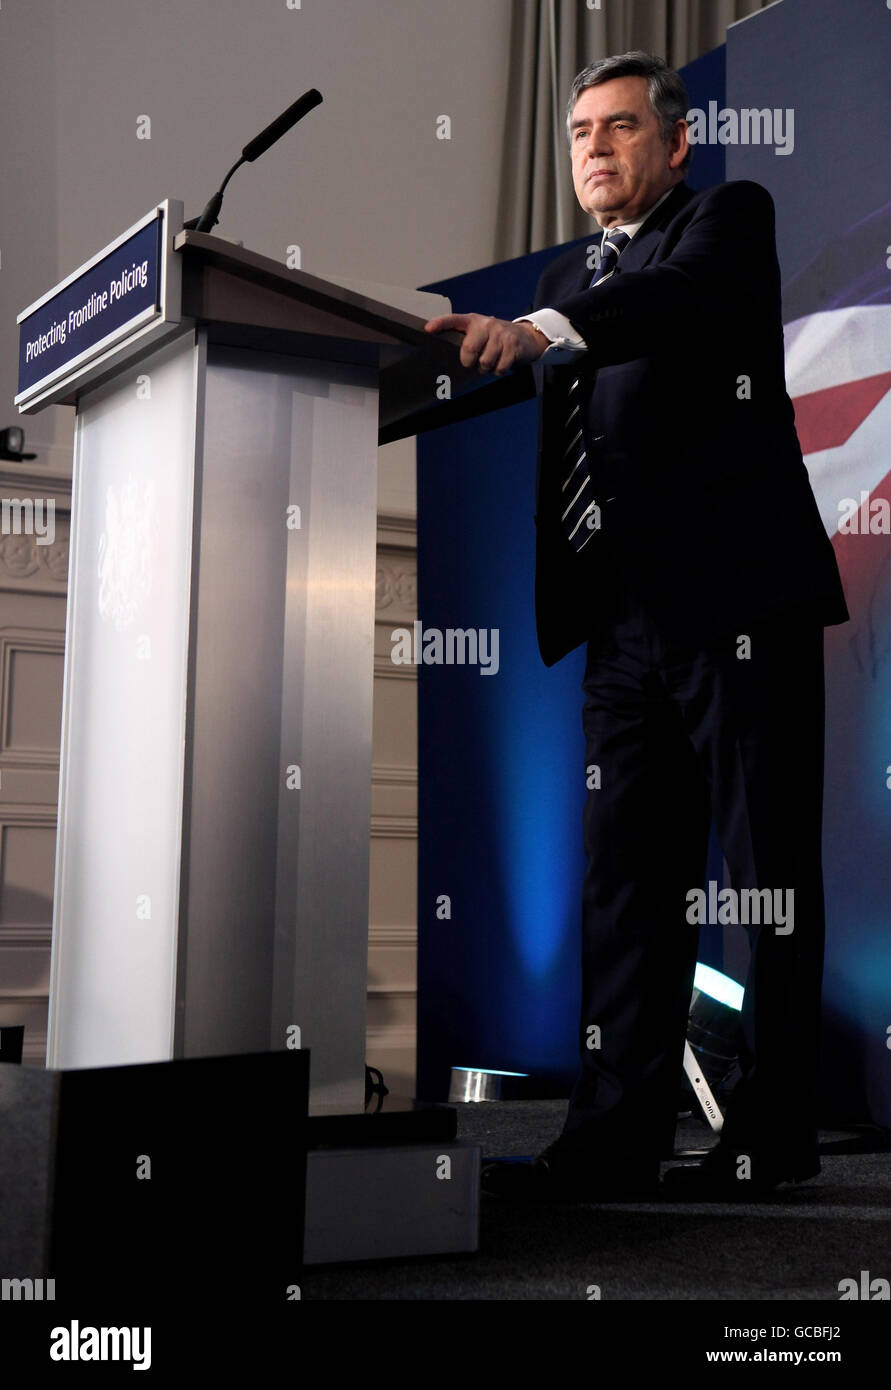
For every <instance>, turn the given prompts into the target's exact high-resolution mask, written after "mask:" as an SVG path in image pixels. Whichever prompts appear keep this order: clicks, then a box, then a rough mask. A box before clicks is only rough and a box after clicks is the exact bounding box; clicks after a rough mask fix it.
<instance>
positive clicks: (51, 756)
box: [0, 627, 65, 770]
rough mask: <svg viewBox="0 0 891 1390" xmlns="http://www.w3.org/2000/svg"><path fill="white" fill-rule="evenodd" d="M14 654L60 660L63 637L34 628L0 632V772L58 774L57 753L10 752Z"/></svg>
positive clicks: (36, 749) (9, 629) (43, 751)
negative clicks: (35, 770) (16, 770)
mask: <svg viewBox="0 0 891 1390" xmlns="http://www.w3.org/2000/svg"><path fill="white" fill-rule="evenodd" d="M16 652H38V653H43V654H44V655H47V656H64V654H65V634H64V632H61V631H53V630H46V629H44V630H42V631H38V630H37V629H36V628H16V627H8V628H5V629H4V630H3V631H0V710H2V711H3V715H4V718H3V725H2V728H0V768H3V767H51V768H53V769H55V770H58V767H59V753H58V752H52V751H49V752H48V751H47V750H46V749H45V748H21V747H19V748H12V747H11V746H10V743H9V719H10V716H11V714H12V666H13V657H14V656H15V653H16Z"/></svg>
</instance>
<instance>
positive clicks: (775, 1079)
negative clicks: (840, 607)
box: [563, 583, 824, 1166]
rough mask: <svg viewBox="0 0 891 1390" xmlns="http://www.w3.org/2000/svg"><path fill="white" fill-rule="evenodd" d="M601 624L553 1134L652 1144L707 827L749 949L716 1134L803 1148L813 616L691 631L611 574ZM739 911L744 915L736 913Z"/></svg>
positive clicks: (814, 888)
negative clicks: (571, 1003)
mask: <svg viewBox="0 0 891 1390" xmlns="http://www.w3.org/2000/svg"><path fill="white" fill-rule="evenodd" d="M613 617H614V620H613V622H612V623H610V624H609V625H608V629H605V630H604V635H602V636H600V637H597V638H592V639H591V640H590V641H589V643H588V650H587V664H586V669H585V677H584V681H583V686H582V689H583V692H584V697H585V698H584V709H583V726H584V733H585V755H586V773H587V785H588V788H589V790H588V793H587V799H586V803H585V808H584V817H583V820H584V841H585V855H586V863H587V868H586V874H585V880H584V889H583V904H582V1009H581V1022H580V1038H579V1046H580V1055H581V1062H582V1066H581V1073H580V1076H579V1078H578V1081H577V1083H576V1085H575V1087H574V1089H573V1092H572V1096H571V1099H570V1104H569V1111H568V1114H567V1117H566V1121H565V1125H564V1132H563V1137H564V1138H565V1139H566V1140H571V1141H573V1142H580V1143H581V1144H583V1145H584V1146H585V1147H587V1146H588V1144H590V1145H591V1146H592V1151H596V1153H597V1154H598V1155H599V1156H600V1157H602V1158H603V1159H605V1160H607V1161H613V1160H617V1161H619V1162H624V1161H631V1160H633V1161H634V1162H635V1163H636V1164H638V1165H639V1164H640V1163H644V1164H647V1165H648V1164H650V1163H652V1165H653V1166H655V1165H657V1164H658V1161H659V1159H660V1158H666V1157H669V1156H670V1155H671V1152H672V1149H673V1143H674V1132H675V1125H676V1119H677V1110H678V1101H679V1096H680V1085H681V1079H682V1066H683V1052H684V1042H685V1037H686V1030H687V1019H688V1013H689V1008H690V1000H691V993H692V989H693V976H694V970H695V964H696V958H697V945H698V934H699V927H698V925H697V924H696V921H695V920H692V921H691V917H694V918H695V908H694V905H693V904H694V899H693V897H692V896H691V890H696V889H703V888H704V887H705V882H704V879H705V872H706V858H707V850H708V840H709V828H710V822H711V820H712V819H713V820H714V824H715V828H716V833H717V835H718V837H719V839H720V842H721V847H722V850H723V853H724V858H725V860H726V862H727V865H728V868H729V874H730V880H731V885H732V887H733V889H734V890H735V892H736V894H737V895H739V896H738V897H737V898H736V899H734V898H733V897H731V898H730V900H729V906H725V907H724V909H723V912H724V916H723V920H724V921H725V922H727V921H729V922H737V923H739V925H736V926H732V927H731V928H730V929H731V930H739V931H747V933H748V937H749V945H750V964H749V968H748V975H747V978H746V981H745V996H744V1003H743V1008H742V1013H741V1017H740V1028H739V1062H740V1069H741V1075H740V1079H739V1081H738V1083H737V1086H736V1088H735V1090H734V1091H733V1094H732V1095H731V1097H730V1100H729V1103H728V1107H727V1113H726V1115H725V1120H724V1128H723V1131H722V1135H721V1141H722V1143H727V1144H729V1145H731V1146H732V1147H733V1148H735V1149H736V1150H738V1151H739V1152H743V1151H745V1152H749V1153H761V1152H769V1153H770V1154H771V1155H772V1156H774V1157H776V1156H789V1157H793V1158H795V1159H799V1158H801V1159H809V1158H811V1157H814V1156H815V1155H816V1152H817V1130H816V1094H817V1090H816V1077H817V1068H818V1047H819V1029H820V990H821V980H822V971H823V946H824V907H823V882H822V859H821V834H822V800H823V756H824V748H823V740H824V676H823V626H822V623H821V622H820V621H818V620H817V619H816V618H815V617H814V616H813V615H812V614H810V613H808V611H807V610H798V611H797V612H796V611H795V610H793V611H789V612H787V613H785V614H783V615H782V616H781V617H777V618H772V619H770V620H766V621H765V620H761V621H759V622H757V623H752V624H751V625H750V626H749V627H748V629H747V630H745V631H743V632H740V633H735V634H732V635H729V636H727V637H725V638H722V639H718V640H714V641H710V642H700V643H697V642H695V641H691V640H690V639H689V638H686V637H683V636H678V635H675V634H671V633H668V632H666V631H665V630H664V628H661V627H660V626H659V625H658V624H657V623H656V622H654V620H653V618H652V617H651V616H650V614H649V612H648V610H647V608H646V606H645V604H644V603H643V602H642V601H641V599H640V598H639V597H638V596H637V595H636V594H635V592H634V590H633V587H632V585H631V584H630V583H626V584H625V585H624V588H623V589H622V592H621V596H620V597H619V598H618V599H617V600H616V605H615V613H614V615H613ZM723 887H724V885H723V884H722V883H721V884H718V885H717V886H716V889H715V890H714V891H715V892H717V891H718V890H721V889H723ZM744 889H749V890H752V889H755V890H764V889H767V890H769V894H766V893H764V892H763V891H762V892H759V894H758V897H757V899H756V898H755V896H754V895H752V894H750V893H749V894H742V892H741V890H744ZM744 899H745V900H748V904H749V907H748V914H747V913H746V909H745V908H744V907H743V901H744ZM724 901H725V902H726V895H725V898H724ZM746 915H749V916H750V917H751V918H753V919H754V918H760V921H751V922H750V923H749V924H748V925H743V923H744V919H745V916H746ZM780 919H782V920H780ZM790 927H791V930H790Z"/></svg>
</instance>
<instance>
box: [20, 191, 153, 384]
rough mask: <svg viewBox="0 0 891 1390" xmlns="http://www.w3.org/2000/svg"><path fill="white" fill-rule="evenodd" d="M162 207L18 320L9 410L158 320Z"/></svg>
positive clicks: (24, 311)
mask: <svg viewBox="0 0 891 1390" xmlns="http://www.w3.org/2000/svg"><path fill="white" fill-rule="evenodd" d="M165 211H166V209H165V206H164V205H163V204H162V205H161V206H159V207H156V208H155V209H153V211H152V212H150V213H148V214H147V215H146V217H144V218H142V220H141V221H140V222H138V223H136V225H135V226H134V227H131V228H129V230H128V231H126V232H124V233H123V235H122V236H120V237H118V238H117V240H116V241H114V242H112V244H111V245H110V246H108V247H106V248H105V249H104V250H102V251H100V252H99V253H98V254H97V255H96V256H94V257H93V258H92V259H91V260H90V261H88V262H87V263H86V265H83V266H81V267H80V269H79V270H76V271H75V272H74V273H73V274H72V275H69V276H68V278H67V279H66V280H63V281H62V283H61V284H60V285H57V286H56V287H55V289H52V290H50V291H49V293H48V294H45V295H43V296H42V298H41V299H38V300H37V301H36V302H35V303H34V304H32V305H30V306H29V307H28V308H27V309H23V310H22V312H21V313H20V314H19V316H18V320H17V322H18V325H19V378H18V393H17V395H16V397H15V403H16V404H17V405H19V404H20V403H23V402H24V403H27V402H29V401H32V400H33V399H34V398H35V396H37V395H39V394H40V393H41V392H42V391H43V390H45V389H47V388H48V387H49V386H50V385H51V384H52V383H53V382H56V381H59V380H61V379H62V378H63V377H66V376H68V374H70V373H72V372H75V371H77V370H79V369H80V368H82V367H83V366H84V364H86V363H88V362H91V361H93V360H94V359H95V358H97V357H99V356H100V355H101V354H103V353H105V352H106V351H107V350H108V349H109V348H110V347H111V346H113V345H114V344H117V343H120V342H123V340H125V339H126V338H127V337H128V336H129V335H131V334H133V333H134V332H135V331H137V330H139V331H142V330H143V329H144V326H145V325H146V324H150V323H152V322H154V321H155V320H158V319H162V318H163V315H164V262H165V227H164V217H165Z"/></svg>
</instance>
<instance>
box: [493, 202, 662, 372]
mask: <svg viewBox="0 0 891 1390" xmlns="http://www.w3.org/2000/svg"><path fill="white" fill-rule="evenodd" d="M676 187H677V184H672V186H671V188H669V189H668V190H667V192H665V193H663V194H662V197H661V198H660V199H659V201H658V202H656V203H654V204H653V206H652V207H651V208H648V209H647V211H646V212H645V213H644V215H643V217H639V218H638V219H637V221H636V222H623V223H621V224H620V225H619V226H617V227H610V228H609V231H610V232H624V233H625V234H626V236H629V237H633V236H634V233H635V232H636V231H639V229H640V228H641V227H642V226H643V224H644V223H645V222H646V220H647V218H648V217H649V216H650V213H653V212H655V211H656V209H657V207H658V206H659V204H660V203H664V202H665V199H666V198H667V197H668V194H669V193H673V192H674V190H675V188H676ZM601 231H602V236H601V238H600V247H601V251H602V250H603V238H604V237H605V236H606V235H607V229H606V228H605V227H603V228H601ZM625 249H627V248H625ZM593 273H594V272H592V274H593ZM513 322H514V323H534V324H535V327H536V328H540V329H541V331H542V333H544V335H545V337H546V338H550V340H551V341H550V347H546V348H545V350H544V352H543V353H542V355H541V358H540V359H539V360H540V361H543V360H544V359H545V358H546V357H547V358H548V360H549V361H551V362H555V363H560V362H569V361H571V360H572V358H573V357H575V356H576V354H577V353H579V352H587V350H588V344H587V343H586V342H585V340H584V338H583V337H582V336H581V334H580V333H577V332H576V330H575V329H574V328H573V326H572V324H571V323H570V321H569V319H568V318H566V316H565V315H564V314H559V313H558V312H557V310H556V309H536V310H535V311H534V312H533V313H531V314H522V315H521V316H520V318H518V319H514V320H513Z"/></svg>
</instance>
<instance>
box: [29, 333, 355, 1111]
mask: <svg viewBox="0 0 891 1390" xmlns="http://www.w3.org/2000/svg"><path fill="white" fill-rule="evenodd" d="M140 379H142V381H143V387H142V390H143V392H145V383H146V382H147V383H148V386H149V389H150V396H147V395H144V398H143V399H142V401H141V404H142V406H143V407H144V409H141V410H140V412H139V413H138V414H137V413H136V412H135V411H134V410H133V399H134V393H135V392H137V391H138V390H139V389H140V388H139V386H138V381H139V380H140ZM377 437H378V392H377V374H376V371H375V370H373V369H371V368H364V367H357V366H355V365H346V364H337V363H331V362H325V363H320V362H319V361H317V360H311V359H308V358H307V359H302V358H296V357H284V356H282V357H275V356H273V355H272V354H270V353H267V352H258V351H253V350H246V349H244V348H228V347H222V346H219V345H214V344H212V343H211V344H210V345H208V342H207V339H206V336H205V333H204V331H203V330H198V331H197V333H193V334H188V335H186V336H184V337H182V338H179V339H177V340H176V342H175V343H173V344H172V345H168V346H166V347H164V348H161V349H159V350H158V351H157V352H155V353H154V354H152V355H151V356H149V357H148V358H146V359H144V360H143V361H142V362H140V363H139V365H138V367H135V368H134V369H133V370H132V373H125V374H124V375H122V376H120V377H118V378H116V379H115V381H114V383H113V384H111V385H109V386H105V387H100V388H99V389H97V390H95V391H93V392H88V393H86V394H85V395H83V396H82V397H81V399H80V401H79V404H78V420H77V430H76V448H75V482H74V488H75V493H74V503H73V516H72V568H71V588H70V595H69V630H68V645H67V651H66V672H65V704H64V714H63V730H62V769H63V771H62V783H61V786H60V815H59V831H58V833H59V851H58V858H57V871H56V922H55V930H54V944H53V965H52V972H53V980H52V987H51V998H52V1000H53V1007H52V1009H51V1017H50V1037H49V1047H48V1055H47V1061H48V1065H49V1066H51V1067H61V1068H68V1067H83V1066H101V1065H111V1064H114V1063H125V1062H136V1061H146V1062H148V1061H158V1060H163V1059H165V1058H169V1057H172V1056H208V1055H216V1054H223V1053H227V1052H250V1051H265V1050H268V1049H270V1048H272V1049H278V1048H281V1047H284V1046H285V1042H286V1029H287V1028H288V1026H289V1025H293V1024H296V1025H297V1026H298V1027H299V1028H300V1030H301V1042H302V1045H303V1046H304V1047H308V1048H310V1049H311V1052H312V1067H311V1083H312V1089H311V1109H313V1108H319V1107H321V1106H326V1107H328V1106H334V1107H336V1108H338V1109H340V1108H343V1109H361V1108H362V1106H363V1104H364V1047H365V992H366V971H367V936H368V874H369V824H370V789H371V732H372V726H371V700H372V688H373V686H372V674H373V631H374V585H375V527H376V520H375V518H376V506H375V502H376V465H377ZM296 508H299V512H297V511H296V510H293V509H296ZM289 509H290V510H289ZM298 519H299V525H298V524H297V522H298ZM289 521H290V525H289ZM94 696H95V697H94Z"/></svg>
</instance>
